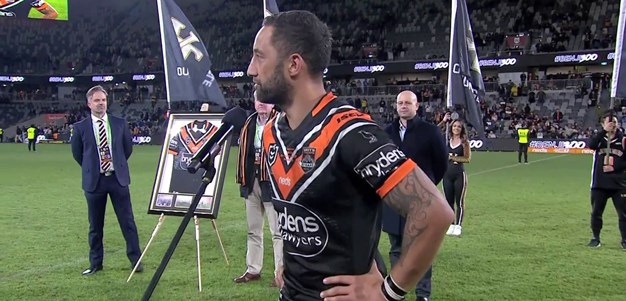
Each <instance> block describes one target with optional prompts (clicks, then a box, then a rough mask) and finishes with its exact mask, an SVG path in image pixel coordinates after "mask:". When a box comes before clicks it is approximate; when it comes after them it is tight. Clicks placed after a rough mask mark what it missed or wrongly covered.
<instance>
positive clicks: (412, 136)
mask: <svg viewBox="0 0 626 301" xmlns="http://www.w3.org/2000/svg"><path fill="white" fill-rule="evenodd" d="M396 104H397V111H398V116H399V118H396V119H395V120H394V121H393V122H392V123H391V124H390V125H389V126H387V127H386V128H385V131H386V132H387V134H389V136H390V137H391V140H393V142H394V143H395V144H396V145H398V146H399V147H400V150H402V152H403V153H404V154H405V155H406V156H407V157H408V158H410V159H411V160H413V161H415V163H417V165H418V166H419V167H420V168H421V169H422V170H423V171H424V173H425V174H426V175H427V176H428V177H429V178H430V179H431V180H432V181H433V183H435V185H438V184H439V182H441V179H443V175H444V174H445V172H446V168H447V166H448V165H447V164H448V154H447V151H446V143H445V139H444V137H443V135H442V133H441V131H440V130H439V128H438V127H437V126H436V125H434V124H431V123H428V122H425V121H423V120H421V119H420V118H419V117H417V116H416V115H417V110H418V108H419V103H418V102H417V96H416V95H415V93H413V92H411V91H402V92H400V94H398V97H397V98H396ZM404 224H405V220H404V218H402V217H400V215H399V214H398V213H396V212H395V211H394V210H393V209H391V207H389V206H387V205H386V204H385V205H384V206H383V231H384V232H386V233H387V234H388V235H389V243H390V244H391V248H390V250H389V261H390V262H391V266H392V267H393V266H394V265H395V264H396V262H397V261H398V258H400V251H401V249H402V234H403V233H404ZM431 277H432V267H431V268H430V269H429V270H428V272H426V275H424V277H423V278H422V280H420V282H419V283H418V284H417V287H416V288H415V294H416V295H417V300H420V301H421V300H429V298H430V289H431Z"/></svg>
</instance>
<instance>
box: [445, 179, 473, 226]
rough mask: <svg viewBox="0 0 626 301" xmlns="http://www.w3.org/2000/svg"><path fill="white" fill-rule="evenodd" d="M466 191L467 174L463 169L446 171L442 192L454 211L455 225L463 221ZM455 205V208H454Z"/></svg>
mask: <svg viewBox="0 0 626 301" xmlns="http://www.w3.org/2000/svg"><path fill="white" fill-rule="evenodd" d="M466 191H467V175H466V174H465V172H464V171H461V172H447V173H446V174H445V176H444V177H443V193H444V194H445V196H446V200H448V205H450V208H452V210H454V211H455V212H456V216H455V218H454V224H455V225H461V224H462V223H463V214H464V213H465V192H466ZM455 207H456V208H455Z"/></svg>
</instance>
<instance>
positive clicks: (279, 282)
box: [274, 266, 285, 289]
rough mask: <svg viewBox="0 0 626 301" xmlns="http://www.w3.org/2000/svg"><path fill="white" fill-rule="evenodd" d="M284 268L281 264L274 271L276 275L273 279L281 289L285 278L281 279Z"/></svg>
mask: <svg viewBox="0 0 626 301" xmlns="http://www.w3.org/2000/svg"><path fill="white" fill-rule="evenodd" d="M284 270H285V268H284V267H283V266H281V267H279V268H278V270H277V271H276V276H275V277H274V279H275V280H276V285H278V288H279V289H282V288H283V286H285V280H284V279H283V271H284Z"/></svg>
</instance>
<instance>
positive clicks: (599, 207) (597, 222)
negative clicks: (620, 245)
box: [591, 189, 626, 240]
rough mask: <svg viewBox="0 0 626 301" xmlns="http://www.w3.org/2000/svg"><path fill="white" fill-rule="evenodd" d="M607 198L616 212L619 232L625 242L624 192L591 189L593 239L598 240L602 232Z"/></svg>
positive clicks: (625, 211)
mask: <svg viewBox="0 0 626 301" xmlns="http://www.w3.org/2000/svg"><path fill="white" fill-rule="evenodd" d="M609 198H611V199H613V206H615V211H617V216H618V223H619V232H620V233H621V235H622V240H626V191H625V190H605V189H591V231H592V232H593V236H594V237H595V238H598V239H600V231H602V214H603V213H604V208H606V203H607V201H608V200H609Z"/></svg>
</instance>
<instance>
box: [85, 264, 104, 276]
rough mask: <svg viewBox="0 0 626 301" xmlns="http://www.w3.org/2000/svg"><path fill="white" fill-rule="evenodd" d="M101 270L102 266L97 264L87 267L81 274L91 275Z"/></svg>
mask: <svg viewBox="0 0 626 301" xmlns="http://www.w3.org/2000/svg"><path fill="white" fill-rule="evenodd" d="M100 270H102V266H101V265H99V266H97V267H89V268H88V269H86V270H84V271H83V273H82V274H83V276H91V275H93V274H95V273H96V272H97V271H100Z"/></svg>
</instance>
